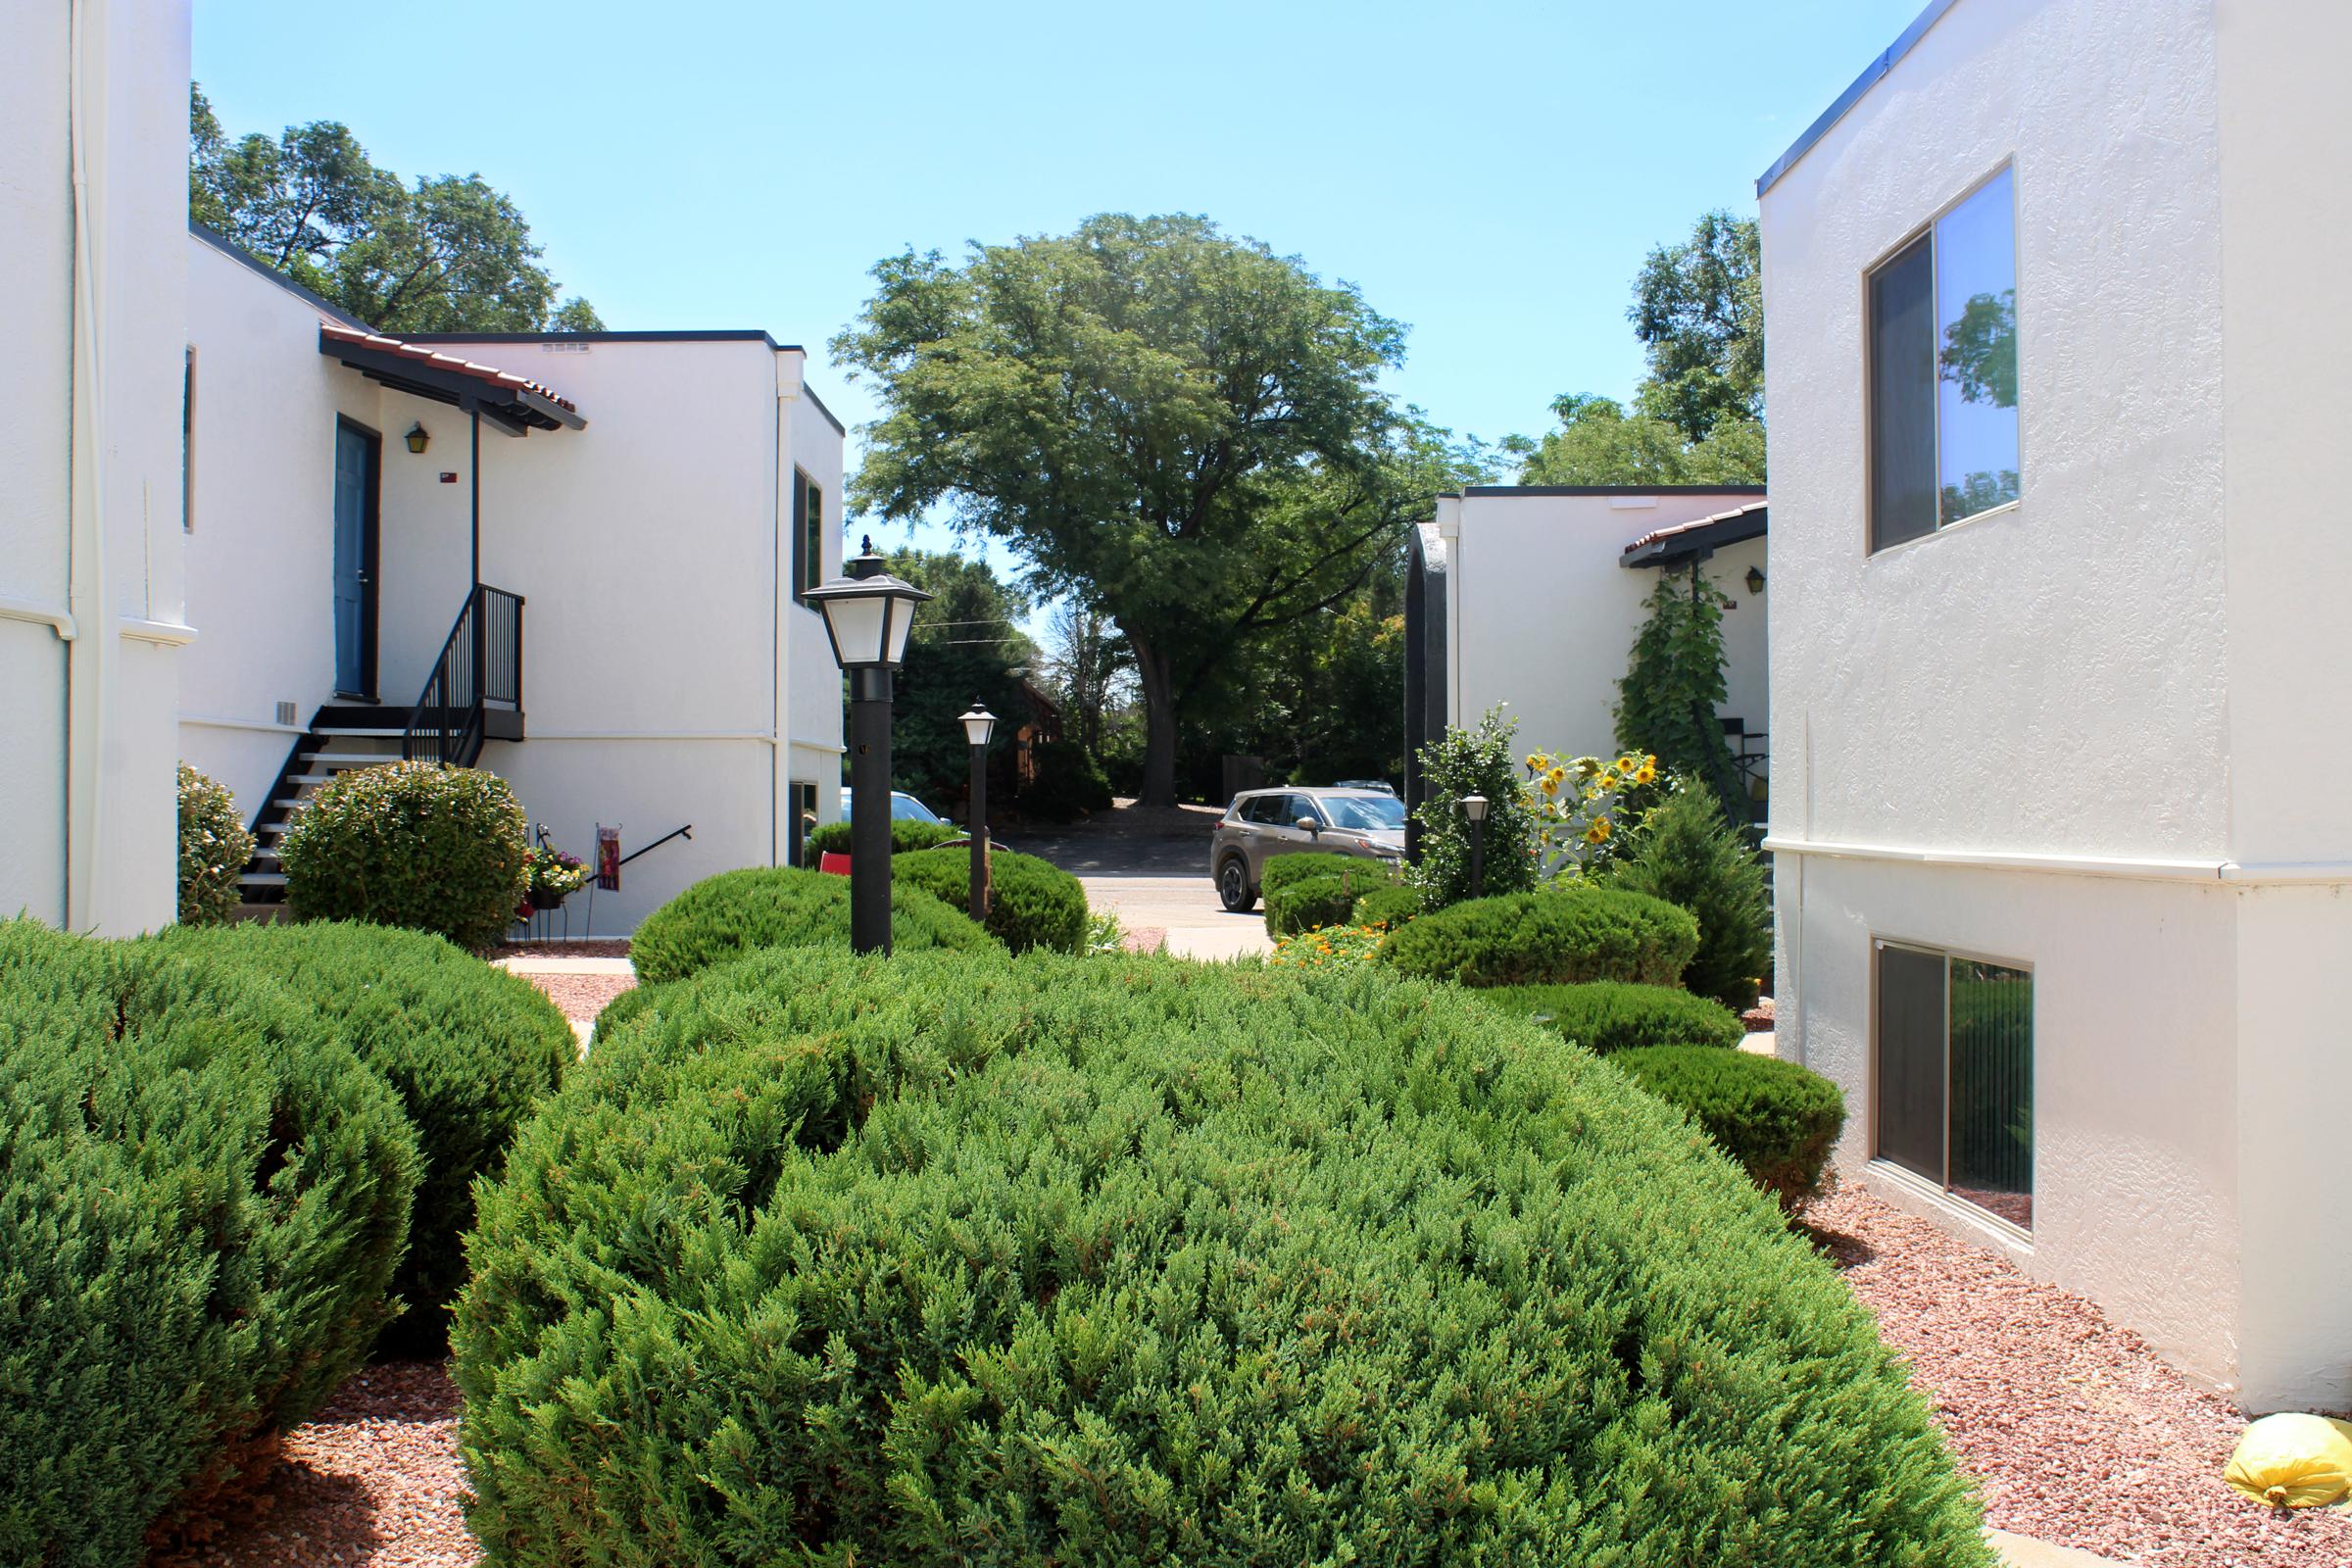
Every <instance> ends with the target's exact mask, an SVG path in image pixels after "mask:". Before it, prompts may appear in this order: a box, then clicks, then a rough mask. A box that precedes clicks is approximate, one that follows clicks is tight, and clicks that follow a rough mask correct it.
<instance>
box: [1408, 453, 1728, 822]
mask: <svg viewBox="0 0 2352 1568" xmlns="http://www.w3.org/2000/svg"><path fill="white" fill-rule="evenodd" d="M1765 527H1766V508H1765V503H1764V489H1763V487H1762V486H1761V485H1731V486H1718V487H1715V488H1665V489H1641V488H1638V487H1631V486H1617V485H1478V486H1473V487H1471V488H1469V489H1467V490H1465V491H1463V492H1462V493H1461V494H1460V495H1445V496H1440V497H1439V498H1438V503H1437V515H1436V516H1435V517H1434V518H1433V519H1432V520H1430V521H1428V522H1425V523H1422V524H1421V525H1420V526H1419V527H1417V528H1416V529H1415V530H1414V532H1413V536H1412V540H1411V545H1410V551H1411V557H1410V563H1409V565H1410V574H1409V576H1408V578H1407V583H1406V598H1405V621H1406V654H1405V756H1406V762H1405V794H1406V798H1407V802H1408V804H1411V805H1416V806H1417V805H1419V804H1420V792H1419V771H1418V767H1417V765H1416V762H1415V758H1416V756H1417V754H1418V753H1419V751H1420V749H1421V747H1422V745H1423V744H1424V743H1425V742H1427V741H1429V740H1432V739H1434V738H1436V737H1437V736H1439V735H1441V734H1443V733H1444V732H1445V730H1446V726H1447V725H1448V724H1459V725H1472V724H1476V723H1477V722H1478V721H1479V718H1480V716H1481V715H1483V714H1484V713H1485V712H1486V711H1487V710H1488V709H1490V708H1493V707H1495V705H1497V704H1501V705H1503V712H1504V714H1505V716H1506V717H1510V718H1515V719H1517V720H1518V721H1519V736H1518V740H1519V745H1520V747H1521V749H1522V750H1523V751H1535V750H1539V749H1540V750H1544V751H1550V752H1557V753H1560V754H1562V755H1564V756H1568V757H1579V756H1600V755H1603V754H1606V753H1613V752H1615V751H1616V750H1617V741H1616V711H1617V701H1618V694H1617V683H1618V682H1619V681H1620V680H1621V679H1623V678H1624V675H1625V670H1626V663H1627V661H1628V658H1629V656H1630V654H1631V652H1632V649H1633V645H1634V638H1635V634H1636V633H1637V632H1639V631H1640V630H1641V628H1642V623H1643V621H1644V620H1645V619H1646V617H1647V611H1646V610H1645V609H1644V608H1643V601H1644V600H1646V599H1647V598H1648V597H1649V595H1650V592H1651V590H1652V589H1654V588H1655V587H1656V586H1657V581H1658V577H1657V573H1658V572H1659V571H1660V570H1668V571H1674V572H1678V573H1687V572H1688V571H1689V570H1690V569H1691V565H1692V564H1694V563H1695V564H1697V567H1698V571H1699V574H1700V577H1701V578H1702V579H1703V581H1704V582H1705V583H1706V584H1707V585H1708V586H1710V587H1711V588H1712V589H1713V590H1714V592H1715V594H1716V597H1717V600H1718V602H1719V603H1721V604H1722V605H1724V606H1725V607H1726V608H1725V610H1724V615H1723V641H1724V688H1725V700H1724V702H1723V704H1722V705H1721V708H1720V716H1721V718H1722V720H1723V722H1724V730H1725V739H1726V741H1727V742H1728V743H1729V745H1730V747H1731V750H1732V753H1733V755H1734V757H1735V758H1738V759H1740V760H1741V767H1742V774H1743V778H1744V780H1745V782H1747V784H1748V785H1749V787H1750V788H1751V790H1752V792H1753V793H1754V795H1755V798H1756V800H1757V809H1758V810H1759V812H1760V811H1761V809H1762V801H1763V792H1764V789H1765V756H1766V745H1767V742H1766V736H1767V734H1768V732H1769V717H1770V703H1771V698H1770V692H1769V690H1768V682H1767V678H1766V614H1765V606H1766V604H1767V603H1768V600H1769V595H1770V587H1769V583H1768V579H1767V574H1766V569H1765V568H1766V554H1765Z"/></svg>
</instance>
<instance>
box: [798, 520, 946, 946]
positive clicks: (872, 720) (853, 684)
mask: <svg viewBox="0 0 2352 1568" xmlns="http://www.w3.org/2000/svg"><path fill="white" fill-rule="evenodd" d="M847 571H848V575H846V576H841V577H836V578H834V579H833V580H832V581H831V582H827V583H821V584H819V585H818V586H816V587H814V588H811V589H809V592H808V593H807V594H806V595H805V596H804V597H805V598H806V599H807V600H808V601H809V603H810V604H812V605H814V606H816V608H817V610H818V611H819V612H820V613H822V614H823V615H824V617H825V638H826V640H827V641H829V642H830V643H831V644H832V645H833V659H834V662H836V663H838V664H840V665H841V667H842V669H843V670H844V671H845V672H846V673H847V674H848V675H849V677H850V948H851V951H853V952H856V953H888V952H889V951H890V696H891V685H892V681H891V677H892V676H893V674H895V673H896V671H897V670H898V667H899V665H900V664H902V663H903V662H906V658H907V631H908V630H909V629H910V628H911V627H912V626H913V624H914V607H915V606H917V605H919V604H921V603H923V601H925V600H927V599H929V598H930V597H931V596H930V595H929V594H927V593H925V592H924V591H923V590H922V589H920V588H917V587H916V586H915V585H914V584H912V583H910V582H904V581H902V580H900V579H899V578H897V577H893V576H892V575H891V574H890V573H889V572H887V571H884V570H883V569H882V558H881V557H880V556H878V555H876V554H874V542H873V540H872V539H870V538H869V539H867V540H866V541H865V542H864V548H863V549H862V550H861V551H860V553H859V554H858V557H857V559H856V560H854V561H851V562H850V563H848V565H847Z"/></svg>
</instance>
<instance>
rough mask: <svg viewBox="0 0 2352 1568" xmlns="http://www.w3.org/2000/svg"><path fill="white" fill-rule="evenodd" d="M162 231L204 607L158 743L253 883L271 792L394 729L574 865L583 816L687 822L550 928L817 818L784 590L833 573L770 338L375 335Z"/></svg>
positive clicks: (833, 695) (805, 424) (827, 426)
mask: <svg viewBox="0 0 2352 1568" xmlns="http://www.w3.org/2000/svg"><path fill="white" fill-rule="evenodd" d="M176 248H177V249H178V250H179V251H181V252H183V253H185V255H186V257H187V261H186V264H185V266H186V276H187V321H186V341H187V344H188V364H189V385H190V388H191V392H192V402H191V407H192V416H191V419H190V426H189V428H190V434H189V442H188V452H189V483H188V498H189V499H188V512H187V518H186V526H187V532H186V545H185V548H186V557H187V568H186V569H187V608H188V615H189V618H190V620H191V622H192V623H193V624H195V625H197V626H199V627H201V628H204V629H205V630H206V635H205V636H204V638H203V639H202V640H201V641H200V642H199V643H197V644H195V645H193V646H192V647H190V648H189V649H188V650H187V651H186V652H185V654H184V655H183V660H184V669H183V672H182V679H181V682H180V704H179V724H178V730H179V733H178V746H179V750H180V754H181V755H182V756H183V757H185V758H186V759H187V760H188V761H190V762H191V763H193V764H194V765H195V766H197V767H199V768H201V769H203V770H204V771H205V772H207V773H209V774H211V775H212V776H213V777H215V778H217V779H219V780H220V781H221V782H222V783H223V784H226V785H227V786H228V787H229V788H230V789H231V790H232V791H233V792H234V793H235V795H236V797H237V801H238V804H239V806H240V808H241V809H242V810H243V812H244V814H245V815H246V816H247V817H248V819H249V820H253V821H255V822H256V823H257V824H258V826H259V830H260V834H261V837H262V840H263V854H262V858H261V859H260V861H259V862H258V863H257V865H256V867H255V869H254V871H253V873H252V874H251V875H250V876H249V878H248V883H249V890H250V896H251V897H252V898H253V899H254V900H255V901H256V902H266V901H267V900H268V899H269V898H270V896H271V884H272V883H273V882H274V881H276V880H277V878H276V868H275V865H274V863H273V861H272V858H271V856H270V846H271V844H272V843H273V841H274V838H275V833H276V829H277V827H278V825H279V824H280V823H282V821H283V820H284V817H285V814H286V808H285V807H284V806H283V805H282V804H280V803H283V802H285V801H289V800H292V799H295V798H296V797H297V795H298V792H299V791H300V790H301V789H303V788H304V787H305V781H306V780H316V779H317V778H318V777H319V776H320V775H321V774H322V773H325V772H327V771H331V770H333V769H336V768H338V767H341V766H346V765H350V764H351V763H352V762H355V761H360V760H366V759H368V758H376V757H390V756H397V755H400V754H401V753H402V752H403V751H404V750H406V751H408V752H410V753H412V754H421V755H446V756H447V757H449V759H450V760H458V761H463V762H469V763H472V764H473V765H478V766H481V767H485V768H488V769H490V770H492V771H494V772H496V773H498V774H500V775H501V776H503V777H505V778H506V779H507V780H508V781H509V782H510V783H512V784H513V785H514V787H515V792H516V794H517V796H518V797H519V798H520V799H521V802H522V804H523V807H524V809H526V810H527V811H528V812H529V814H530V816H531V818H532V820H533V822H534V823H535V824H543V825H544V826H545V828H546V830H547V833H548V838H549V842H551V843H552V844H553V845H554V846H555V847H557V848H559V849H564V850H568V851H570V852H571V853H573V854H575V855H578V856H580V857H581V858H593V855H594V852H595V847H596V832H597V829H598V827H599V826H600V825H603V826H607V827H614V826H616V827H618V828H619V829H620V834H621V849H622V852H623V853H624V854H631V853H634V852H636V851H638V850H641V849H647V848H648V847H649V846H651V845H654V844H655V843H656V842H657V841H660V840H662V839H663V838H664V836H665V835H668V834H669V833H671V832H672V831H673V830H674V829H678V828H684V827H691V829H692V833H691V836H685V837H679V838H674V839H670V840H668V842H666V843H662V844H661V845H660V847H659V848H658V849H651V850H650V851H649V853H648V854H647V855H646V856H645V857H644V858H642V859H637V860H634V861H632V862H631V863H630V864H629V865H628V866H627V867H626V868H625V869H624V870H623V872H622V876H621V886H620V889H619V891H618V892H617V893H613V892H600V893H598V894H597V895H596V896H595V898H594V900H593V901H591V899H590V898H589V896H588V895H587V894H585V893H583V894H580V895H577V896H576V897H575V899H574V901H573V904H572V906H571V910H570V913H571V915H572V919H571V922H570V929H571V932H572V934H573V935H575V936H576V935H582V934H594V935H600V936H604V935H622V934H626V933H627V932H628V931H629V930H631V929H632V928H633V927H634V926H635V924H636V922H637V920H638V919H639V918H640V917H642V916H643V915H644V914H645V913H646V912H647V911H649V910H651V909H652V908H654V907H656V906H658V905H660V904H662V902H663V901H665V900H666V899H668V898H669V897H670V896H671V895H672V894H674V893H676V892H677V891H678V890H679V889H681V888H683V887H685V886H686V885H687V884H688V883H691V882H693V881H696V880H698V879H700V878H702V877H704V876H708V875H711V873H713V872H716V871H722V870H728V869H731V868H733V867H737V866H743V865H766V864H774V863H791V861H792V858H793V856H794V854H795V851H796V848H797V845H798V835H799V823H800V819H801V817H802V814H803V813H813V814H814V815H815V817H816V818H817V819H818V820H820V821H827V820H832V819H833V818H835V817H837V816H838V815H839V814H840V806H839V801H840V795H839V790H838V787H837V786H838V785H839V782H840V778H841V761H840V758H841V677H840V671H839V669H838V667H837V666H836V665H835V663H834V662H833V657H832V654H831V651H830V649H829V647H828V646H827V644H826V641H825V635H824V627H823V622H822V620H821V619H820V617H819V616H818V615H817V613H816V612H815V611H814V610H812V609H810V608H809V607H808V606H807V605H805V604H802V603H801V602H800V600H799V596H800V594H801V593H802V592H803V591H805V590H806V589H807V588H809V587H811V586H814V585H815V584H816V583H818V582H820V581H822V580H824V579H825V578H827V577H831V576H837V575H839V574H840V571H841V532H840V527H839V522H838V519H839V516H840V498H841V493H842V428H841V425H840V424H839V422H838V421H836V420H835V419H834V418H833V417H832V415H831V414H830V413H828V412H827V411H826V409H825V407H824V405H823V404H822V403H821V402H819V401H818V400H817V398H816V395H815V394H814V393H813V392H812V391H811V390H809V388H808V387H807V386H806V385H804V383H803V380H802V372H803V369H804V368H805V366H806V363H807V355H806V354H805V353H804V351H802V350H801V349H799V348H797V347H793V346H789V345H779V344H778V343H776V342H775V341H774V340H773V339H771V338H770V337H768V336H767V334H765V333H763V332H759V331H687V332H602V333H588V334H560V335H546V336H542V335H505V334H501V335H495V336H485V335H478V334H477V335H458V336H446V335H445V336H440V337H418V338H407V339H394V338H387V337H384V336H381V335H378V334H375V333H373V332H372V331H371V330H370V329H369V328H368V325H367V323H364V322H360V321H356V320H354V319H351V318H349V317H347V316H345V315H343V314H342V313H341V312H339V311H337V310H335V309H334V308H333V307H331V306H329V305H326V304H325V303H324V302H322V301H319V300H318V299H316V298H315V297H313V296H311V295H309V294H307V293H305V292H304V291H303V290H301V289H299V288H297V287H295V286H293V285H292V284H290V283H288V282H287V281H286V280H285V279H283V278H282V277H280V276H279V275H278V274H277V273H275V272H273V271H271V270H269V269H267V268H265V267H263V266H261V265H260V264H259V263H257V262H254V261H253V260H252V259H251V258H249V257H246V256H245V255H244V254H243V253H241V252H239V251H238V250H237V249H236V248H235V247H234V246H232V245H230V244H228V243H227V242H226V241H225V240H222V239H221V238H220V237H218V236H216V235H211V234H209V233H206V232H203V231H198V232H195V233H193V234H185V235H182V236H181V237H179V238H178V240H177V241H176ZM418 445H421V447H422V449H423V450H421V451H416V450H413V448H414V447H416V446H418ZM477 558H478V564H477ZM476 582H479V583H480V584H481V585H482V594H481V598H480V599H479V601H478V602H477V601H475V599H474V585H475V584H476ZM469 605H472V606H473V607H474V608H473V612H472V613H473V614H474V615H475V616H476V617H477V618H478V619H479V620H480V622H481V626H480V636H481V644H480V648H479V653H478V657H479V659H480V661H481V662H480V664H479V666H478V676H479V678H478V679H477V677H476V669H477V666H476V665H475V663H474V660H475V658H476V652H475V649H474V646H473V635H474V628H473V627H472V626H471V625H470V624H462V617H463V616H464V615H465V614H466V612H467V607H468V606H469ZM445 668H446V672H447V673H446V675H445V677H444V679H445V680H446V682H447V685H446V689H444V688H437V687H436V688H428V682H430V681H431V680H433V678H434V676H435V672H436V671H438V670H444V669H445ZM467 711H472V712H474V713H475V714H476V717H475V719H474V720H473V723H472V728H471V729H470V730H469V729H468V721H467V719H466V716H465V715H466V712H467ZM591 908H593V925H594V929H593V932H592V933H591V932H589V931H588V920H587V916H588V915H589V912H590V910H591Z"/></svg>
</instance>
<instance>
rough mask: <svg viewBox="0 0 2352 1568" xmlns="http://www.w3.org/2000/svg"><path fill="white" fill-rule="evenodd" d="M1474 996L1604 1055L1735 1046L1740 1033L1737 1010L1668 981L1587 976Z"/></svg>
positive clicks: (1741, 1026) (1498, 988)
mask: <svg viewBox="0 0 2352 1568" xmlns="http://www.w3.org/2000/svg"><path fill="white" fill-rule="evenodd" d="M1478 999H1479V1000H1480V1001H1481V1002H1484V1003H1485V1004H1487V1005H1489V1006H1491V1007H1501V1008H1504V1009H1506V1010H1508V1011H1510V1012H1511V1013H1513V1014H1515V1015H1517V1016H1519V1017H1523V1018H1538V1019H1541V1020H1543V1021H1544V1027H1545V1028H1547V1029H1556V1030H1558V1031H1559V1032H1560V1033H1561V1034H1562V1035H1564V1036H1566V1037H1567V1038H1568V1039H1570V1040H1573V1041H1575V1042H1576V1043H1577V1044H1578V1045H1580V1046H1583V1047H1584V1048H1585V1049H1586V1050H1588V1051H1593V1052H1597V1053H1599V1054H1601V1055H1604V1056H1606V1055H1609V1054H1613V1053H1616V1052H1620V1051H1633V1050H1636V1049H1638V1048H1640V1047H1642V1046H1707V1047H1712V1048H1715V1049H1717V1050H1722V1049H1726V1048H1729V1047H1734V1046H1737V1045H1739V1044H1740V1041H1741V1040H1742V1039H1743V1038H1745V1036H1746V1034H1747V1026H1746V1025H1744V1024H1742V1023H1741V1022H1740V1015H1739V1014H1738V1013H1736V1012H1734V1011H1732V1010H1731V1009H1730V1008H1729V1007H1726V1006H1725V1005H1723V1004H1722V1003H1720V1002H1716V1001H1714V1000H1713V999H1711V998H1708V997H1694V996H1692V995H1691V993H1690V992H1688V991H1683V990H1679V989H1677V988H1676V987H1673V986H1644V985H1629V984H1627V983H1626V982H1624V981H1622V980H1590V981H1587V982H1586V983H1585V984H1583V985H1569V986H1496V987H1495V988H1493V989H1492V990H1488V991H1481V992H1479V993H1478Z"/></svg>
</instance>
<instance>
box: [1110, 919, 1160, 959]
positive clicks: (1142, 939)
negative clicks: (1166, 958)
mask: <svg viewBox="0 0 2352 1568" xmlns="http://www.w3.org/2000/svg"><path fill="white" fill-rule="evenodd" d="M1167 946H1168V928H1167V927H1166V926H1160V925H1131V926H1129V927H1128V928H1127V929H1126V931H1125V933H1124V934H1122V935H1121V936H1120V938H1119V947H1120V948H1121V950H1123V951H1125V952H1128V953H1164V952H1166V951H1167Z"/></svg>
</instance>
